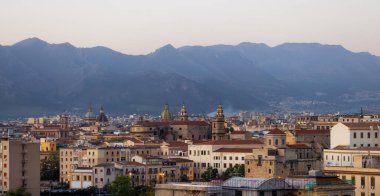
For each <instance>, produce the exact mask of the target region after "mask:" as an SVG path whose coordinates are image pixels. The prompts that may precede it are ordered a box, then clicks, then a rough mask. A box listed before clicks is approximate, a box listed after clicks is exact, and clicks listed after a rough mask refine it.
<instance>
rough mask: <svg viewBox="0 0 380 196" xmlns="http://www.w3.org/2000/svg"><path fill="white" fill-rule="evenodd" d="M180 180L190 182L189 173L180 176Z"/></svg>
mask: <svg viewBox="0 0 380 196" xmlns="http://www.w3.org/2000/svg"><path fill="white" fill-rule="evenodd" d="M180 181H181V182H189V177H187V175H182V176H181V178H180Z"/></svg>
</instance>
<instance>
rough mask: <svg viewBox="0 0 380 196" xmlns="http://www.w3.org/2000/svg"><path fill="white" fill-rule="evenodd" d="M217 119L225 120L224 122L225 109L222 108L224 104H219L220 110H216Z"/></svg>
mask: <svg viewBox="0 0 380 196" xmlns="http://www.w3.org/2000/svg"><path fill="white" fill-rule="evenodd" d="M215 117H216V118H223V120H224V113H223V107H222V104H220V103H219V104H218V108H217V109H216V115H215Z"/></svg>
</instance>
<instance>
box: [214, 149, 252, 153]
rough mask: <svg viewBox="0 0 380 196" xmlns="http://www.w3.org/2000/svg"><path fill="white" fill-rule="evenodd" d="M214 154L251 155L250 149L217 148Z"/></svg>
mask: <svg viewBox="0 0 380 196" xmlns="http://www.w3.org/2000/svg"><path fill="white" fill-rule="evenodd" d="M214 152H231V153H252V148H219V149H218V150H215V151H214Z"/></svg>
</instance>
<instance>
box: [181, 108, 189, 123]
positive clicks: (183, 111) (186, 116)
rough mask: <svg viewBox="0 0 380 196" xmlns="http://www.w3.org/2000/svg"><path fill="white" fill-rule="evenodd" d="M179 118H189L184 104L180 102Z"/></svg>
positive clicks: (184, 119)
mask: <svg viewBox="0 0 380 196" xmlns="http://www.w3.org/2000/svg"><path fill="white" fill-rule="evenodd" d="M179 116H180V120H181V121H187V120H188V119H189V116H188V115H187V109H186V106H185V104H182V108H181V112H180V115H179Z"/></svg>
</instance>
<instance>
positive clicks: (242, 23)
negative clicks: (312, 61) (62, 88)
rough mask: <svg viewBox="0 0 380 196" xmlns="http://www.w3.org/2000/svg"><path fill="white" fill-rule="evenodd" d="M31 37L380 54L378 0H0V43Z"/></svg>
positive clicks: (141, 47)
mask: <svg viewBox="0 0 380 196" xmlns="http://www.w3.org/2000/svg"><path fill="white" fill-rule="evenodd" d="M29 37H38V38H40V39H43V40H45V41H47V42H49V43H63V42H70V43H71V44H73V45H75V46H77V47H93V46H106V47H109V48H112V49H114V50H117V51H120V52H123V53H126V54H147V53H150V52H152V51H154V50H155V49H157V48H159V47H162V46H164V45H166V44H172V45H173V46H174V47H181V46H185V45H214V44H239V43H241V42H254V43H265V44H267V45H269V46H275V45H278V44H281V43H285V42H318V43H322V44H339V45H343V46H344V47H345V48H347V49H349V50H352V51H354V52H370V53H372V54H375V55H378V56H380V1H379V0H134V1H130V0H112V1H105V0H33V1H31V0H0V44H1V45H11V44H14V43H16V42H18V41H21V40H23V39H26V38H29Z"/></svg>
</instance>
